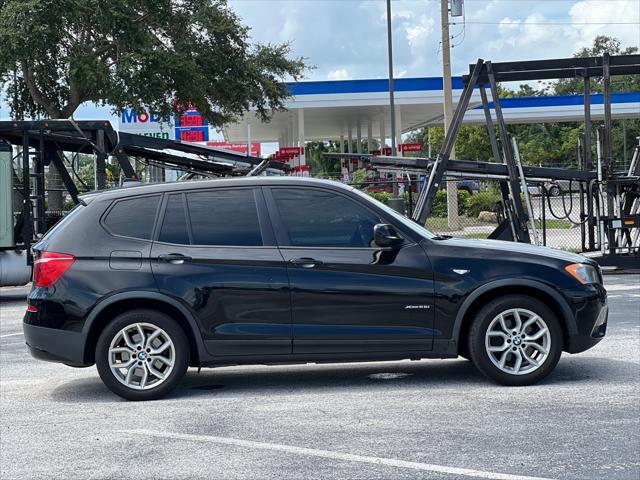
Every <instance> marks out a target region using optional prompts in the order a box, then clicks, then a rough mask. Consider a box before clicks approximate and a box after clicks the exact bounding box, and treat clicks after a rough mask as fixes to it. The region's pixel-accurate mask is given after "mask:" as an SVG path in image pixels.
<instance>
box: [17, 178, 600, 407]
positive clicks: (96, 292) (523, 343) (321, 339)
mask: <svg viewBox="0 0 640 480" xmlns="http://www.w3.org/2000/svg"><path fill="white" fill-rule="evenodd" d="M35 254H36V255H37V259H36V261H35V268H34V281H33V288H32V290H31V292H30V294H29V297H28V307H27V312H26V314H25V317H24V334H25V338H26V342H27V345H28V346H29V348H30V350H31V353H32V355H33V356H35V357H36V358H40V359H44V360H53V361H58V362H63V363H66V364H68V365H71V366H75V367H86V366H90V365H92V364H94V363H95V364H96V366H97V370H98V373H99V374H100V377H101V378H102V380H103V381H104V383H105V384H106V385H107V386H108V387H109V388H110V389H111V390H112V391H113V392H115V393H117V394H118V395H120V396H122V397H124V398H127V399H131V400H146V399H154V398H159V397H162V396H163V395H165V394H167V393H168V392H169V391H170V390H172V389H173V388H174V387H176V386H177V385H178V383H179V382H180V380H181V378H182V377H183V375H184V374H185V371H186V370H187V367H189V366H192V367H214V366H217V365H232V364H255V363H282V362H287V363H304V362H344V361H369V360H376V361H378V360H400V359H414V360H417V359H421V358H455V357H457V356H459V355H462V356H464V357H466V358H468V359H470V360H472V361H473V362H474V364H475V365H476V366H477V368H478V370H480V372H482V373H483V374H485V375H486V376H487V377H489V378H491V379H493V380H494V381H496V382H498V383H501V384H504V385H529V384H532V383H535V382H537V381H539V380H541V379H543V378H544V377H546V376H547V375H548V374H549V373H550V372H551V371H552V370H553V369H554V367H555V365H556V364H557V362H558V360H559V358H560V355H561V352H562V351H566V352H570V353H577V352H581V351H583V350H586V349H588V348H590V347H592V346H593V345H595V344H596V343H598V342H599V341H600V340H601V339H602V337H603V336H604V335H605V330H606V325H607V302H606V291H605V289H604V287H603V285H602V279H601V275H600V272H599V269H598V266H597V264H596V263H595V262H593V261H591V260H589V259H587V258H585V257H583V256H580V255H576V254H572V253H566V252H561V251H557V250H552V249H549V248H544V247H536V246H533V245H523V244H518V243H511V242H499V241H491V240H485V241H481V240H469V239H453V238H449V237H443V236H436V235H433V234H432V233H430V232H429V231H427V230H426V229H424V228H422V227H420V226H419V225H417V224H415V223H414V222H412V221H410V220H408V219H407V218H405V217H403V216H402V215H400V214H398V213H396V212H395V211H393V210H391V209H390V208H388V207H386V206H385V205H383V204H381V203H379V202H377V201H375V200H373V199H372V198H370V197H369V196H368V195H366V194H364V193H362V192H359V191H358V190H357V189H354V188H351V187H348V186H345V185H343V184H340V183H336V182H330V181H323V180H314V179H304V178H292V177H252V178H241V179H220V180H209V181H193V182H183V183H173V184H157V185H147V186H141V187H130V188H126V189H120V190H113V191H108V192H104V193H99V194H93V195H88V196H85V197H83V199H82V205H80V206H78V207H77V208H76V209H75V210H73V211H72V213H70V214H69V215H67V216H66V217H65V218H64V219H63V220H62V221H61V222H60V223H59V224H57V225H56V226H55V227H54V228H53V229H52V230H51V231H50V232H48V233H47V235H46V236H45V237H44V238H43V239H42V240H41V241H40V242H39V243H38V244H37V245H36V246H35Z"/></svg>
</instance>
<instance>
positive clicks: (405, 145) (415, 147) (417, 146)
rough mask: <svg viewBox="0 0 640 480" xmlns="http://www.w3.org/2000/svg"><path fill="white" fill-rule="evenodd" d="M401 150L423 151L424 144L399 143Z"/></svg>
mask: <svg viewBox="0 0 640 480" xmlns="http://www.w3.org/2000/svg"><path fill="white" fill-rule="evenodd" d="M399 147H400V151H401V152H421V151H422V144H421V143H403V144H401V145H399Z"/></svg>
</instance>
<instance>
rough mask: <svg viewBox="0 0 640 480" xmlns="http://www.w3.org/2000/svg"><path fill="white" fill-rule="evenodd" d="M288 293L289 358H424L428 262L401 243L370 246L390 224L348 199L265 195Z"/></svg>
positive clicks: (318, 192) (325, 194)
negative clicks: (402, 354)
mask: <svg viewBox="0 0 640 480" xmlns="http://www.w3.org/2000/svg"><path fill="white" fill-rule="evenodd" d="M265 198H266V199H267V204H268V206H269V213H270V214H271V217H272V220H273V224H274V230H275V233H276V237H277V240H278V244H279V247H280V251H281V252H282V255H283V257H284V259H285V261H286V262H287V271H288V273H289V282H290V285H291V306H292V320H293V353H294V354H305V353H308V354H311V353H335V352H344V353H349V352H353V353H362V352H398V351H425V350H430V349H431V348H432V343H433V319H434V317H433V315H434V308H433V305H434V293H433V275H432V271H431V266H430V264H429V260H428V258H427V256H426V254H425V253H424V251H423V250H422V248H421V247H420V246H419V245H417V244H416V243H415V242H414V241H412V240H411V239H409V237H408V236H407V237H406V241H405V242H404V243H403V245H402V246H400V247H399V248H394V249H382V248H379V247H377V246H376V245H375V243H374V242H373V227H374V226H375V225H376V224H378V223H393V222H392V221H390V220H389V219H385V218H383V216H382V215H381V214H380V213H379V212H376V211H375V209H372V208H371V207H368V206H367V205H365V203H364V202H363V201H360V200H358V199H356V198H354V197H351V196H348V195H346V194H344V193H341V192H338V191H335V190H332V189H328V188H327V189H325V188H311V187H302V188H299V187H284V186H283V187H279V186H278V187H271V188H265Z"/></svg>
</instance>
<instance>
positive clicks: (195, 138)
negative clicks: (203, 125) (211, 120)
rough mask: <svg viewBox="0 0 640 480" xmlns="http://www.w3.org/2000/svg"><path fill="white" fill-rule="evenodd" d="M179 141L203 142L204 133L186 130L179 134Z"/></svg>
mask: <svg viewBox="0 0 640 480" xmlns="http://www.w3.org/2000/svg"><path fill="white" fill-rule="evenodd" d="M180 140H182V141H183V142H204V141H205V138H204V132H203V131H202V130H187V131H184V132H180Z"/></svg>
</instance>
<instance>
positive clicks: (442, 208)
mask: <svg viewBox="0 0 640 480" xmlns="http://www.w3.org/2000/svg"><path fill="white" fill-rule="evenodd" d="M470 198H472V196H471V195H470V194H469V192H467V191H466V190H458V215H464V214H465V213H466V212H467V209H468V205H469V199H470ZM431 216H432V217H437V218H446V217H447V191H446V190H438V191H437V192H436V198H435V199H434V201H433V206H432V208H431Z"/></svg>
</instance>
